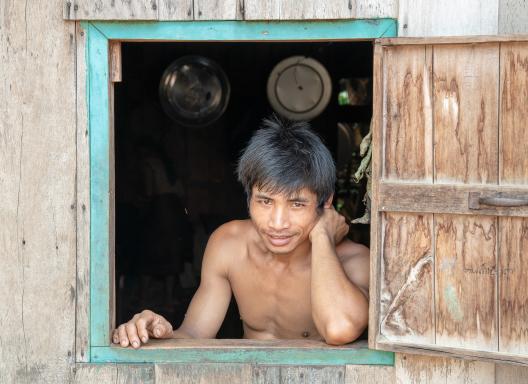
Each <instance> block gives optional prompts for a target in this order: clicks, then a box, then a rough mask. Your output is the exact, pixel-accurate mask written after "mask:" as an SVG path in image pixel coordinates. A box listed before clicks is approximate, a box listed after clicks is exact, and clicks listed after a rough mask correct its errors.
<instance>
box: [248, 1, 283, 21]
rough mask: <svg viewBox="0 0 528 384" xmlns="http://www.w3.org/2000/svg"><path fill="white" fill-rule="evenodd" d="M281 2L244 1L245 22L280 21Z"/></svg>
mask: <svg viewBox="0 0 528 384" xmlns="http://www.w3.org/2000/svg"><path fill="white" fill-rule="evenodd" d="M280 11H281V0H267V1H262V0H244V19H245V20H280V18H281V14H280Z"/></svg>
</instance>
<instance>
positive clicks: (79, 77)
mask: <svg viewBox="0 0 528 384" xmlns="http://www.w3.org/2000/svg"><path fill="white" fill-rule="evenodd" d="M75 35H76V38H75V39H76V63H77V64H76V65H77V68H76V71H75V73H76V108H75V109H76V111H77V133H76V141H77V143H76V145H77V169H76V173H77V177H76V188H77V196H76V203H75V207H76V214H77V260H76V269H77V278H76V292H77V295H76V316H75V360H76V361H78V362H83V361H84V362H87V361H90V341H89V340H90V339H89V337H90V334H89V331H90V324H89V323H90V145H89V135H88V111H87V90H86V73H87V67H86V60H85V59H86V44H87V42H86V40H87V35H86V31H85V30H84V28H82V27H81V24H80V22H77V23H76V27H75Z"/></svg>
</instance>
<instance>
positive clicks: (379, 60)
mask: <svg viewBox="0 0 528 384" xmlns="http://www.w3.org/2000/svg"><path fill="white" fill-rule="evenodd" d="M382 71H383V47H382V46H381V45H379V44H375V45H374V63H373V72H374V76H373V86H372V100H373V102H372V122H371V126H370V129H371V132H372V160H371V161H372V164H371V172H372V194H371V209H370V212H371V213H370V286H369V325H368V341H369V347H370V348H372V349H376V340H377V337H378V334H379V316H380V314H379V310H380V299H381V298H380V286H381V281H380V280H381V279H380V276H381V275H380V269H381V263H380V259H381V253H380V251H381V214H380V213H379V212H378V207H379V203H378V194H379V192H378V189H379V182H378V180H379V179H380V177H381V172H382V170H381V169H382V160H381V159H382V150H383V149H382V147H383V145H382V140H383V139H382V137H383V136H382V129H383V125H382V118H383V77H382V76H383V72H382Z"/></svg>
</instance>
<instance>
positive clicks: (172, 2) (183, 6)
mask: <svg viewBox="0 0 528 384" xmlns="http://www.w3.org/2000/svg"><path fill="white" fill-rule="evenodd" d="M158 7H159V10H158V20H160V21H166V20H192V19H193V18H194V9H193V1H192V0H158Z"/></svg>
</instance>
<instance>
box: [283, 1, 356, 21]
mask: <svg viewBox="0 0 528 384" xmlns="http://www.w3.org/2000/svg"><path fill="white" fill-rule="evenodd" d="M354 13H355V9H354V6H353V3H352V1H336V0H332V1H318V0H303V1H297V0H281V2H280V11H279V14H280V19H281V20H314V19H320V20H323V19H350V18H353V17H354Z"/></svg>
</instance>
